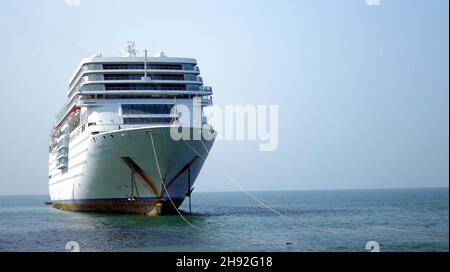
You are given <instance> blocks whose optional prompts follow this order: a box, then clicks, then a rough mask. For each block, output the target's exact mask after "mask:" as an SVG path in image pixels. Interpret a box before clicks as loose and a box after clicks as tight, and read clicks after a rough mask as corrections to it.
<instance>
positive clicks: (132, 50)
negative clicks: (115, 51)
mask: <svg viewBox="0 0 450 272" xmlns="http://www.w3.org/2000/svg"><path fill="white" fill-rule="evenodd" d="M121 51H122V53H123V54H124V57H136V43H135V42H132V41H129V42H127V49H126V51H125V50H121Z"/></svg>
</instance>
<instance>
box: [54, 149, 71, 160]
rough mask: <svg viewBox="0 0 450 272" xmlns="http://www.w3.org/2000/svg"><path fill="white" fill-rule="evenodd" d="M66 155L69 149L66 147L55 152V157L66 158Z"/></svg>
mask: <svg viewBox="0 0 450 272" xmlns="http://www.w3.org/2000/svg"><path fill="white" fill-rule="evenodd" d="M68 156H69V151H68V149H67V148H66V147H63V148H61V149H59V150H58V152H57V153H56V158H57V159H60V158H64V157H66V158H67V157H68Z"/></svg>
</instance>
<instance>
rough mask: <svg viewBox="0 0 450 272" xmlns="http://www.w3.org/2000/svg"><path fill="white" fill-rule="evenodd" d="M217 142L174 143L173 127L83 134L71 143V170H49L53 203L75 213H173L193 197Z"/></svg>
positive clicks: (69, 161) (181, 141)
mask: <svg viewBox="0 0 450 272" xmlns="http://www.w3.org/2000/svg"><path fill="white" fill-rule="evenodd" d="M191 130H192V128H191ZM150 131H151V132H150ZM150 133H151V134H152V137H153V141H154V147H155V151H156V155H157V159H158V161H156V159H155V153H154V150H153V145H152V140H151V136H150ZM208 133H211V132H208ZM213 142H214V140H209V141H208V140H205V139H204V138H202V140H179V141H175V140H173V139H172V138H171V136H170V127H169V126H152V127H142V128H136V129H127V130H115V131H109V132H105V133H100V134H97V135H89V134H88V133H87V132H84V133H82V134H80V135H79V136H77V137H76V138H75V139H74V140H72V141H71V142H70V143H69V149H68V150H69V152H68V158H69V160H68V166H67V169H65V171H62V170H57V169H56V170H51V171H50V173H53V174H51V175H50V180H49V191H50V197H51V201H52V203H53V206H54V207H55V208H61V209H66V210H71V211H93V212H111V213H136V214H145V215H153V214H163V213H171V212H173V211H174V207H173V206H175V207H176V208H178V206H180V205H181V203H182V202H183V200H184V199H185V198H186V196H187V195H189V192H190V190H191V189H192V186H193V184H194V182H195V179H196V178H197V176H198V174H199V172H200V169H201V167H202V166H203V163H204V158H206V157H207V155H208V150H210V149H211V147H212V144H213ZM50 160H52V158H50ZM158 165H159V170H158ZM159 171H160V172H161V176H162V180H163V181H164V184H162V181H161V177H160V174H159ZM133 177H134V178H133ZM133 180H134V182H133Z"/></svg>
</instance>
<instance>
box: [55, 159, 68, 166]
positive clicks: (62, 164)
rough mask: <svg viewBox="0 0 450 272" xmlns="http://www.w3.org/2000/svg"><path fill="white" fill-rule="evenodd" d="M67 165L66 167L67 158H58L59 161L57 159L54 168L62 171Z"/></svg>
mask: <svg viewBox="0 0 450 272" xmlns="http://www.w3.org/2000/svg"><path fill="white" fill-rule="evenodd" d="M67 165H68V161H67V158H60V159H58V161H57V162H56V168H57V169H64V168H67Z"/></svg>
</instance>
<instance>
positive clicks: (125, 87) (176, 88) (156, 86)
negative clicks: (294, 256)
mask: <svg viewBox="0 0 450 272" xmlns="http://www.w3.org/2000/svg"><path fill="white" fill-rule="evenodd" d="M105 90H107V91H112V90H167V91H184V90H186V85H184V84H176V85H175V84H165V85H159V84H105Z"/></svg>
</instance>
